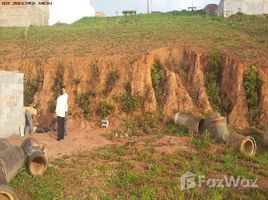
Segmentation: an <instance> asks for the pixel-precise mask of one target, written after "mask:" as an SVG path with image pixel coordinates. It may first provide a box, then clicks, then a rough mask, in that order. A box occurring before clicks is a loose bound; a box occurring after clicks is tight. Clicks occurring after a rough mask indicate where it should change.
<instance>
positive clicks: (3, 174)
mask: <svg viewBox="0 0 268 200" xmlns="http://www.w3.org/2000/svg"><path fill="white" fill-rule="evenodd" d="M24 162H25V155H24V151H23V150H22V149H21V148H20V147H19V146H13V145H10V144H9V143H8V142H7V141H6V140H3V139H1V140H0V199H1V200H16V199H17V197H16V195H15V193H14V191H13V190H12V188H10V187H9V186H8V185H7V184H8V183H9V182H10V181H11V180H12V178H14V176H15V175H16V174H17V172H18V171H19V169H20V168H22V167H23V165H24Z"/></svg>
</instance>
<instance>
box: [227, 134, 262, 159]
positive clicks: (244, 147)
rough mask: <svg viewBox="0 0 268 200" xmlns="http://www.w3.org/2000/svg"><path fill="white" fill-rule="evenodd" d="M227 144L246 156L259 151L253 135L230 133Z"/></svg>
mask: <svg viewBox="0 0 268 200" xmlns="http://www.w3.org/2000/svg"><path fill="white" fill-rule="evenodd" d="M227 144H228V145H229V146H230V147H232V148H235V149H237V150H239V151H240V152H241V153H242V154H243V155H244V156H245V157H248V158H250V157H254V156H255V154H256V152H257V144H256V141H255V139H254V138H253V137H250V136H243V135H240V134H237V133H232V134H230V135H229V138H228V140H227Z"/></svg>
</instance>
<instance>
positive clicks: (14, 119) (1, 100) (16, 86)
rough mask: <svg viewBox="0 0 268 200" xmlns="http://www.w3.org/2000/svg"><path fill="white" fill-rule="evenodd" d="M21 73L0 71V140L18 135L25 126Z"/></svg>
mask: <svg viewBox="0 0 268 200" xmlns="http://www.w3.org/2000/svg"><path fill="white" fill-rule="evenodd" d="M23 76H24V75H23V73H18V72H9V71H0V138H5V137H8V136H10V135H12V134H17V135H20V131H19V130H20V126H24V125H25V110H24V105H23Z"/></svg>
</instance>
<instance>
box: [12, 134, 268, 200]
mask: <svg viewBox="0 0 268 200" xmlns="http://www.w3.org/2000/svg"><path fill="white" fill-rule="evenodd" d="M155 141H156V137H154V138H151V139H150V140H149V139H147V140H143V141H142V142H141V141H140V142H138V141H136V142H137V144H136V143H135V142H131V141H126V143H125V144H123V145H112V146H108V147H102V148H99V149H96V150H94V151H93V152H82V153H79V154H77V155H73V156H71V157H65V158H64V159H57V160H55V161H53V162H52V163H51V166H50V167H49V169H48V171H47V172H46V173H45V175H44V176H41V177H32V176H30V175H28V173H27V172H26V170H25V169H23V170H21V171H20V173H19V174H18V175H17V176H16V177H15V178H14V179H13V180H12V182H11V186H12V187H14V188H15V190H16V193H17V194H18V195H19V198H21V199H25V200H28V199H29V200H30V199H38V200H56V199H59V200H60V199H68V200H74V199H75V200H86V199H182V200H184V199H241V198H242V199H243V198H244V197H246V199H255V198H257V199H266V197H267V195H268V193H267V190H266V189H265V188H262V187H261V185H259V188H243V189H236V188H227V187H225V188H208V187H205V186H204V187H202V189H198V188H195V189H189V190H180V179H179V177H180V176H181V175H182V174H184V173H185V172H187V171H190V172H192V173H194V174H197V175H203V176H206V178H223V177H224V176H225V175H228V176H231V175H234V176H241V177H243V178H249V179H255V178H258V179H259V180H260V179H262V180H267V178H268V174H264V172H265V170H266V168H267V166H266V165H267V163H268V157H267V155H266V156H264V155H261V156H260V157H256V160H255V162H256V165H255V164H254V165H253V164H252V161H251V160H247V159H244V158H243V157H241V155H240V154H239V153H238V152H236V151H234V150H231V149H226V150H223V151H222V153H221V154H217V153H215V152H214V153H212V152H209V151H207V150H203V148H201V149H200V148H199V147H197V151H196V152H193V151H191V153H189V152H187V151H183V150H180V151H175V152H172V153H167V152H163V151H160V150H159V146H158V145H156V146H155ZM193 147H195V145H194V146H193ZM220 149H221V148H220ZM220 149H219V150H220ZM92 160H94V162H92ZM258 183H260V182H258ZM204 184H205V183H204ZM204 184H203V185H204ZM74 186H75V187H74ZM27 197H29V198H27Z"/></svg>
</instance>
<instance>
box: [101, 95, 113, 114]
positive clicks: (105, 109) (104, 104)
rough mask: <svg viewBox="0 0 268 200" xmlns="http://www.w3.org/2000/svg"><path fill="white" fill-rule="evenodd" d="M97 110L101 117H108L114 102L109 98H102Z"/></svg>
mask: <svg viewBox="0 0 268 200" xmlns="http://www.w3.org/2000/svg"><path fill="white" fill-rule="evenodd" d="M97 112H98V114H99V115H100V116H102V117H108V116H109V115H111V114H112V113H113V112H114V102H113V101H112V100H110V99H103V100H102V101H101V102H100V104H99V108H98V111H97Z"/></svg>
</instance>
